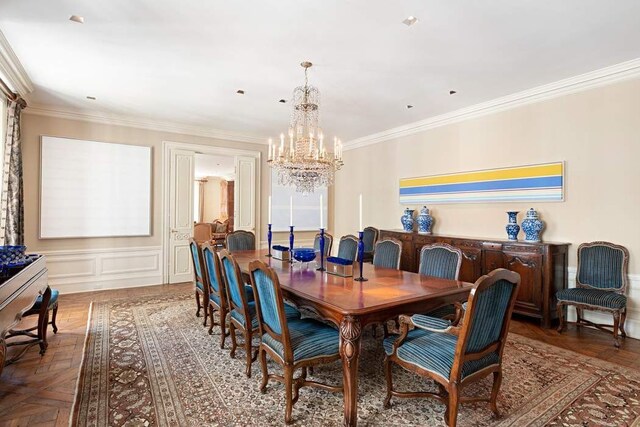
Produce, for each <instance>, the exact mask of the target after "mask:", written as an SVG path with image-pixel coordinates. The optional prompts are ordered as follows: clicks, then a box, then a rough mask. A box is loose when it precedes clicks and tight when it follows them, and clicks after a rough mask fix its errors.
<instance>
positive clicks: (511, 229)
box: [505, 211, 520, 240]
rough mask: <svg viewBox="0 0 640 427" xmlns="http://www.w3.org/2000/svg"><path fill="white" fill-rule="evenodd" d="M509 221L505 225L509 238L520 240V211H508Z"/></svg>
mask: <svg viewBox="0 0 640 427" xmlns="http://www.w3.org/2000/svg"><path fill="white" fill-rule="evenodd" d="M507 215H509V222H508V223H507V226H506V227H505V228H506V229H507V238H508V239H509V240H518V233H519V232H520V226H519V225H518V211H508V212H507Z"/></svg>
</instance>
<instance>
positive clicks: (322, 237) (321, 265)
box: [316, 228, 326, 271]
mask: <svg viewBox="0 0 640 427" xmlns="http://www.w3.org/2000/svg"><path fill="white" fill-rule="evenodd" d="M318 243H319V244H320V268H316V270H317V271H325V270H326V268H324V228H321V229H320V239H318Z"/></svg>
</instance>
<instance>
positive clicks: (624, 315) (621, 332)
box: [620, 307, 627, 338]
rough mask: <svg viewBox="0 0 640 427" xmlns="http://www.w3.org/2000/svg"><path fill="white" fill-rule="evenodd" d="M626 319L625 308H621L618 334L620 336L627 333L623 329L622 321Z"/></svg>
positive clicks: (624, 336) (625, 335)
mask: <svg viewBox="0 0 640 427" xmlns="http://www.w3.org/2000/svg"><path fill="white" fill-rule="evenodd" d="M625 320H627V308H626V307H625V308H623V309H622V314H621V315H620V336H621V337H622V338H626V337H627V333H626V332H625V330H624V322H625Z"/></svg>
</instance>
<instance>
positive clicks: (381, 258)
mask: <svg viewBox="0 0 640 427" xmlns="http://www.w3.org/2000/svg"><path fill="white" fill-rule="evenodd" d="M401 256H402V244H401V243H400V242H398V241H397V240H394V239H388V240H382V241H379V242H377V243H376V250H375V252H374V253H373V265H375V266H376V267H382V268H393V269H395V270H399V269H400V257H401Z"/></svg>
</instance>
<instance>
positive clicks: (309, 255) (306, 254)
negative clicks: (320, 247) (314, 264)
mask: <svg viewBox="0 0 640 427" xmlns="http://www.w3.org/2000/svg"><path fill="white" fill-rule="evenodd" d="M293 259H295V260H296V261H300V262H311V261H313V260H314V259H316V250H315V249H313V248H293Z"/></svg>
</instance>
